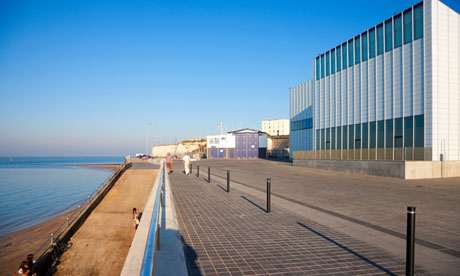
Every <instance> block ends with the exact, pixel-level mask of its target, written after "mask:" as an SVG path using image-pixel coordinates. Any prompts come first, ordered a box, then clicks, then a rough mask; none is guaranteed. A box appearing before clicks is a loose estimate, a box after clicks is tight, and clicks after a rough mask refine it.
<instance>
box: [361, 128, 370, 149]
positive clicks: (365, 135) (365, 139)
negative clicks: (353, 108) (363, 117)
mask: <svg viewBox="0 0 460 276" xmlns="http://www.w3.org/2000/svg"><path fill="white" fill-rule="evenodd" d="M368 127H369V124H368V123H363V140H362V144H363V149H367V148H368V146H369V143H368V137H369V135H368Z"/></svg>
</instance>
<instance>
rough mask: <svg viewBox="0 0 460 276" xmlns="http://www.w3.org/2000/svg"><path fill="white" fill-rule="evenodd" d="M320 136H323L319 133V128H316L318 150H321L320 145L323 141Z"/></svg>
mask: <svg viewBox="0 0 460 276" xmlns="http://www.w3.org/2000/svg"><path fill="white" fill-rule="evenodd" d="M320 138H321V134H320V133H319V129H317V130H316V150H320V146H319V144H320V142H321V140H320Z"/></svg>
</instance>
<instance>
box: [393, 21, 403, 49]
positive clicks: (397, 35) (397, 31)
mask: <svg viewBox="0 0 460 276" xmlns="http://www.w3.org/2000/svg"><path fill="white" fill-rule="evenodd" d="M393 24H394V32H393V34H394V36H393V38H394V41H395V48H398V47H399V46H401V45H402V22H401V15H397V16H395V17H394V18H393Z"/></svg>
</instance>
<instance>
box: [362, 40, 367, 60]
mask: <svg viewBox="0 0 460 276" xmlns="http://www.w3.org/2000/svg"><path fill="white" fill-rule="evenodd" d="M361 53H362V54H361V57H362V60H363V61H365V60H367V33H363V34H362V35H361Z"/></svg>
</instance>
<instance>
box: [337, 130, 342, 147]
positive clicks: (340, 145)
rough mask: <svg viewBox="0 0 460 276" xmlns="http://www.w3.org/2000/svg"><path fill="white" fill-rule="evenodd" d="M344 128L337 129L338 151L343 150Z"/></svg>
mask: <svg viewBox="0 0 460 276" xmlns="http://www.w3.org/2000/svg"><path fill="white" fill-rule="evenodd" d="M341 142H342V128H341V127H337V149H338V150H339V149H341V148H342V144H341Z"/></svg>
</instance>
